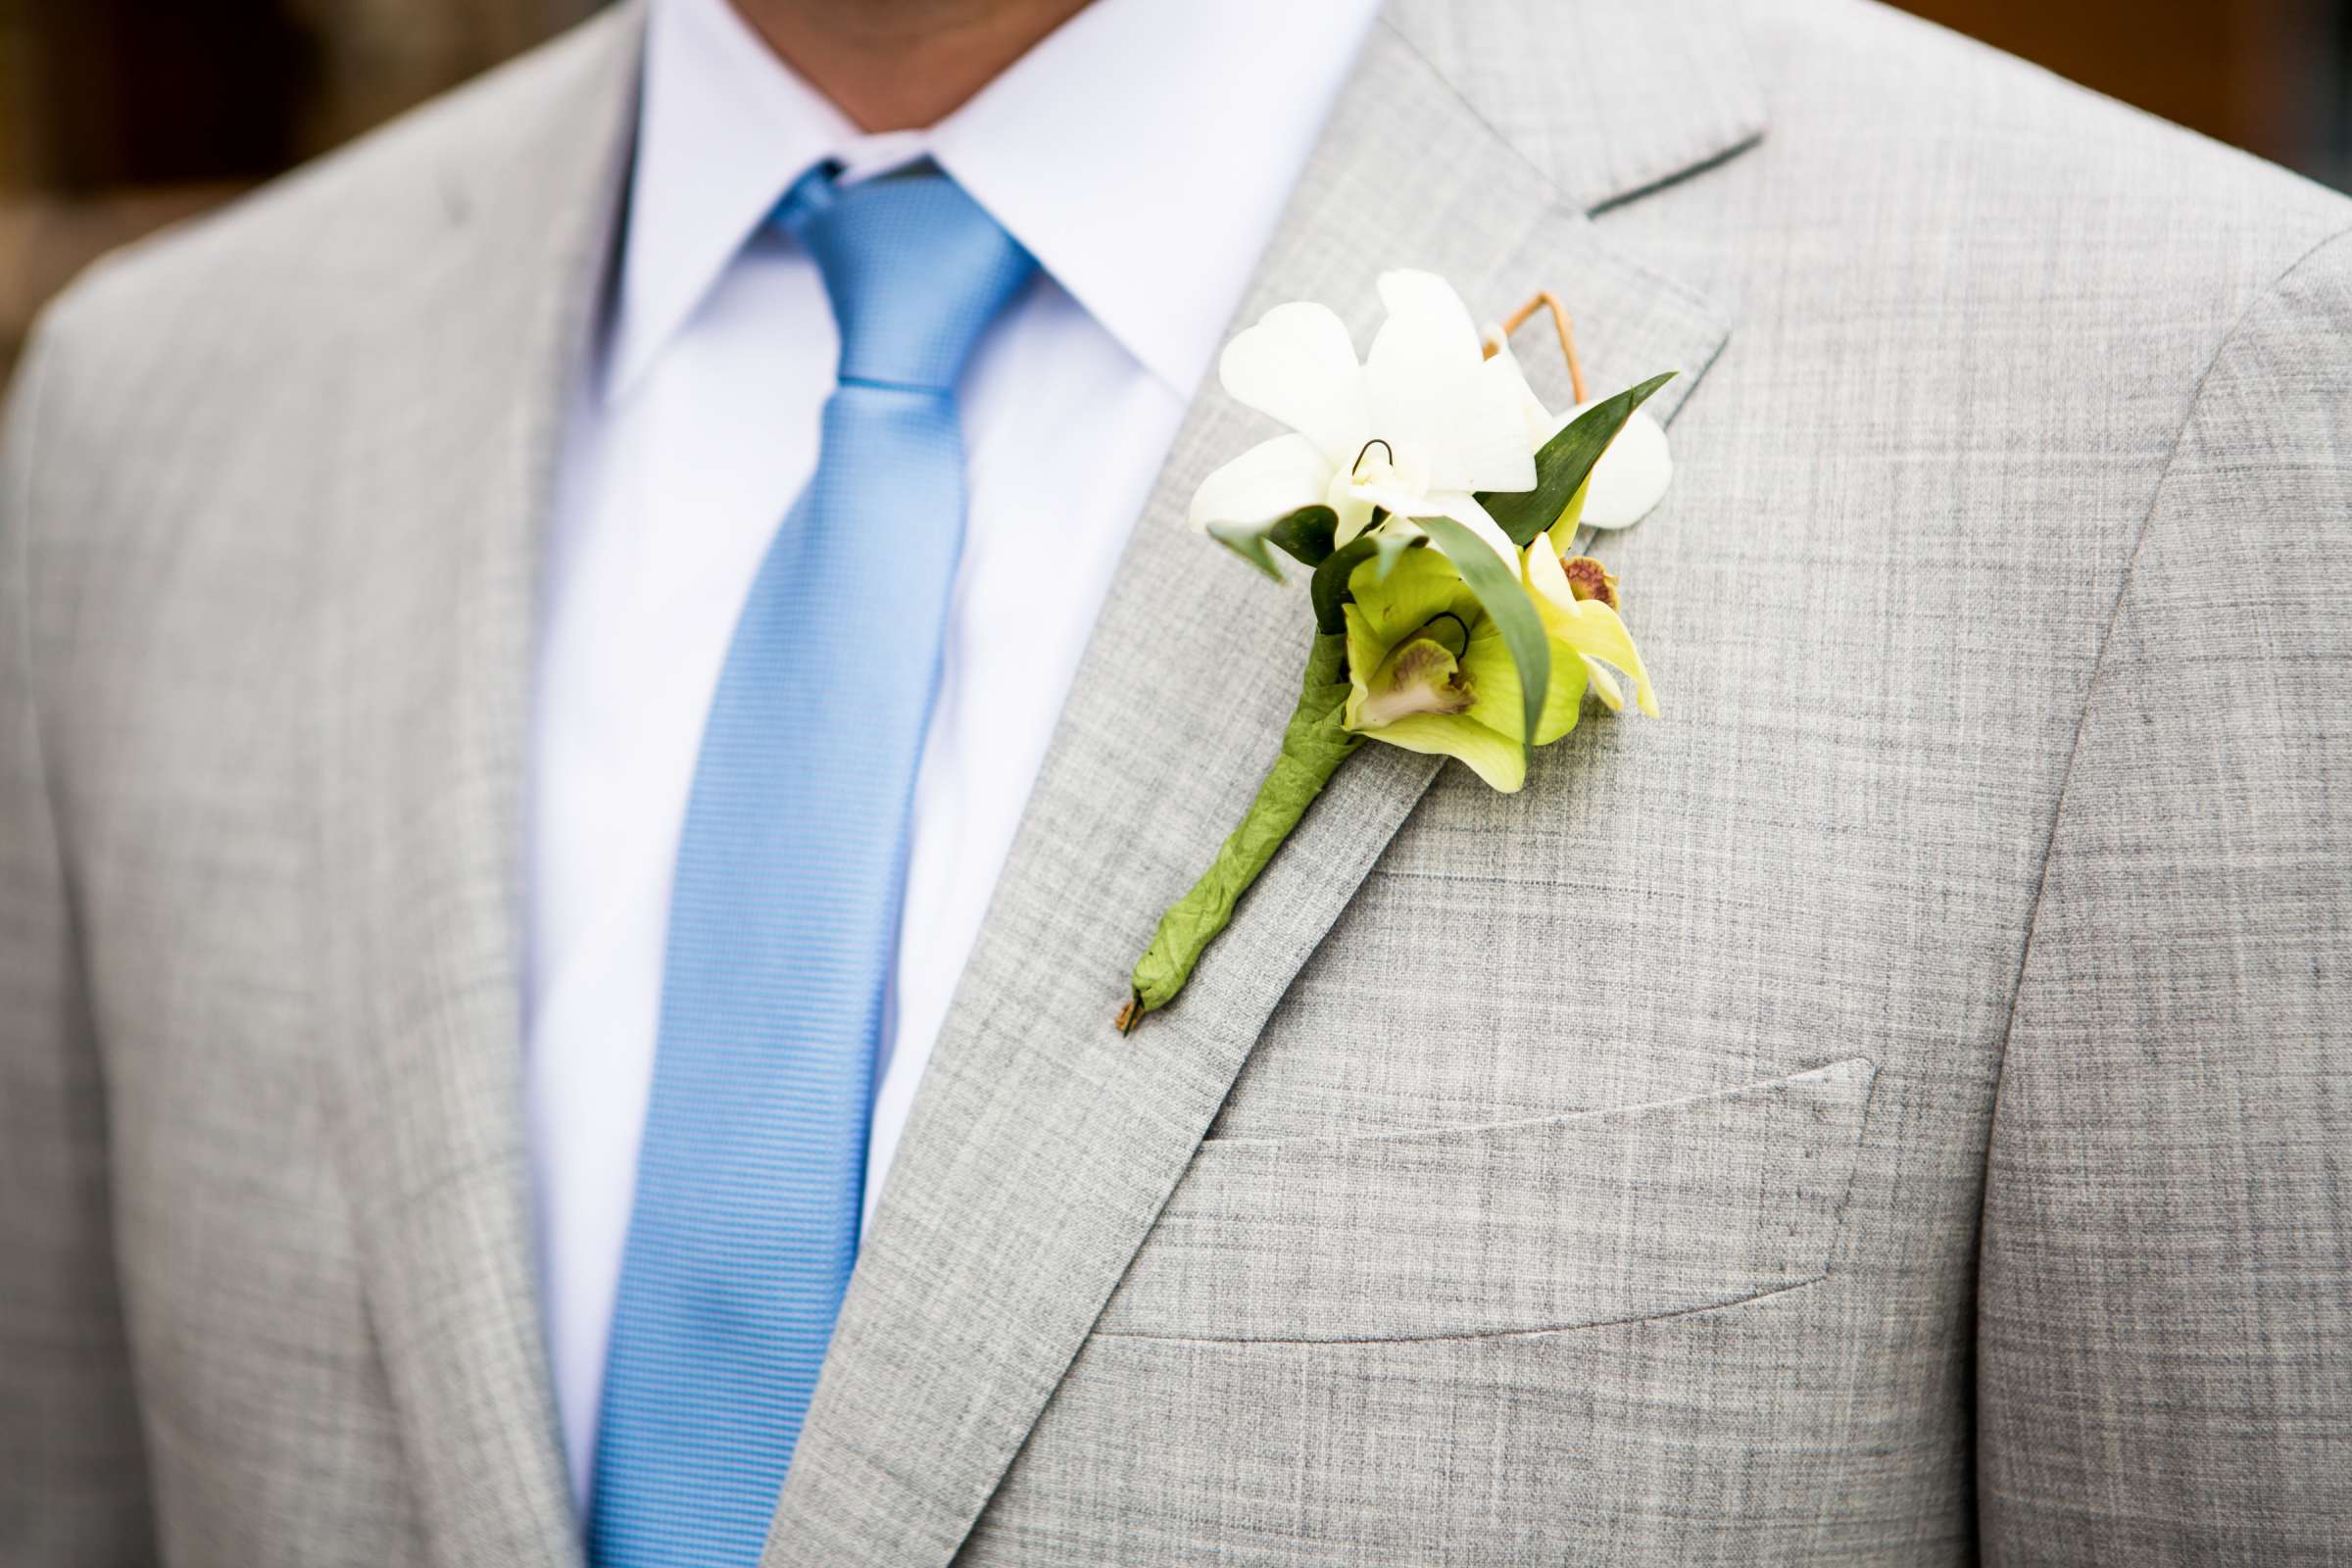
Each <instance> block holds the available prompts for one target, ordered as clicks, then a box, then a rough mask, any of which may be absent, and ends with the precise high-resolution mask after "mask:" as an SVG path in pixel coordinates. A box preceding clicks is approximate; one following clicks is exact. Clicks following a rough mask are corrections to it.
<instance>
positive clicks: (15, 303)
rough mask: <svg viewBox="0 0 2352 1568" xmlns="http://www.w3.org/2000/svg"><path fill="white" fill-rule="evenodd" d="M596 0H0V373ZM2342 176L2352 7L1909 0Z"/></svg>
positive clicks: (2132, 97)
mask: <svg viewBox="0 0 2352 1568" xmlns="http://www.w3.org/2000/svg"><path fill="white" fill-rule="evenodd" d="M597 3H598V0H0V371H4V370H5V368H6V366H7V364H8V362H9V361H10V360H11V359H12V358H13V357H14V355H15V353H16V349H17V345H18V343H19V342H20V341H21V339H22V337H23V335H24V332H25V327H26V325H27V323H28V322H29V321H30V319H31V318H32V315H33V313H34V312H35V311H36V310H37V309H38V308H39V306H40V303H41V301H43V300H44V299H46V298H47V297H48V296H49V295H50V294H51V293H52V292H54V291H55V290H56V289H57V288H58V287H60V286H61V285H62V284H63V283H64V282H65V281H66V279H68V278H69V277H71V276H72V275H73V272H74V271H75V270H77V269H78V268H79V267H80V266H81V265H82V264H83V263H84V262H86V261H88V260H89V258H91V257H92V256H95V255H96V254H97V253H98V252H100V251H102V250H104V249H106V248H107V247H109V246H111V245H115V244H119V243H121V242H122V241H123V240H126V239H129V238H132V237H134V236H136V235H138V234H140V233H143V232H145V231H146V230H148V229H150V228H153V227H155V226H156V225H158V224H160V223H165V222H169V221H172V220H173V219H175V218H178V217H181V216H183V215H185V214H188V213H191V212H196V211H200V210H202V209H203V208H205V207H207V206H210V205H212V204H213V203H216V202H218V201H221V200H222V199H224V198H225V197H226V196H228V195H230V194H233V193H234V192H235V191H236V190H238V189H240V188H242V187H244V186H246V185H249V184H252V183H254V182H255V181H258V180H261V179H265V178H267V177H269V176H270V174H272V173H275V172H278V171H280V170H282V169H286V168H289V167H291V166H292V165H294V164H297V163H300V162H301V161H302V160H304V159H306V158H308V157H311V156H312V155H314V154H316V153H319V152H321V151H323V150H325V149H326V148H328V147H331V146H333V145H334V144H335V143H337V142H339V141H342V140H344V139H346V138H347V137H349V136H352V135H354V134H356V133H357V132H359V131H361V130H364V129H366V128H367V127H368V126H369V125H371V124H374V123H376V122H378V121H380V120H382V119H384V118H386V117H388V116H390V115H392V114H395V113H397V112H398V111H400V110H401V109H403V108H406V107H407V106H409V105H410V104H413V103H416V102H417V101H418V100H420V99H423V98H425V97H428V96H430V95H431V94H432V93H434V92H436V91H438V90H440V89H441V88H443V87H445V86H448V85H450V84H451V83H453V82H457V81H461V80H463V79H465V78H466V77H467V76H469V75H472V74H473V73H476V72H478V71H480V70H482V69H483V68H485V67H487V66H490V65H493V64H495V63H496V62H498V61H499V60H501V59H504V58H505V57H506V56H508V55H510V54H512V53H514V52H515V51H516V50H519V49H522V48H525V47H527V46H528V45H529V44H531V43H533V42H535V41H537V40H538V39H540V38H543V37H545V36H547V35H548V34H550V33H552V32H554V31H556V30H557V29H559V28H561V27H563V26H564V25H567V24H569V23H572V22H575V21H577V20H579V18H581V17H582V16H584V15H586V14H587V13H588V12H589V11H590V10H592V9H593V8H594V7H595V5H596V4H597ZM1905 3H1906V4H1907V5H1908V8H1909V9H1911V10H1913V11H1916V12H1918V13H1919V14H1921V15H1922V16H1926V17H1929V18H1931V19H1933V20H1935V21H1936V22H1940V23H1943V24H1944V25H1948V26H1952V27H1957V28H1959V29H1960V30H1961V31H1964V32H1968V33H1973V34H1975V35H1976V36H1978V37H1980V38H1983V39H1985V40H1986V41H1987V42H1989V43H1993V44H1996V45H1998V46H1999V47H2001V48H2004V49H2008V50H2011V51H2013V52H2015V53H2017V54H2021V55H2024V56H2026V57H2027V58H2029V59H2032V60H2036V61H2039V62H2040V63H2042V64H2043V65H2046V66H2049V67H2050V68H2051V69H2053V70H2055V71H2057V72H2059V73H2062V74H2065V75H2068V76H2072V77H2074V78H2076V79H2077V80H2079V81H2083V82H2087V83H2088V84H2090V85H2091V86H2093V87H2096V88H2098V89H2100V90H2101V91H2103V92H2107V93H2112V94H2114V95H2115V96H2116V97H2119V98H2123V99H2125V100H2127V101H2129V102H2131V103H2135V104H2138V105H2140V106H2142V107H2144V108H2146V109H2150V110H2152V111H2154V112H2155V113H2157V114H2160V115H2163V116H2164V117H2166V118H2167V119H2170V120H2177V121H2180V122H2181V123H2184V124H2188V125H2193V126H2195V127H2196V128H2197V129H2199V130H2202V131H2204V132H2206V133H2207V134H2209V135H2213V136H2218V137H2220V138H2222V139H2223V140H2225V141H2230V142H2235V143H2236V144H2238V145H2239V146H2242V147H2246V148H2250V149H2252V150H2253V151H2255V152H2258V153H2260V154H2262V155H2263V156H2264V157H2266V158H2271V159H2274V160H2276V161H2278V162H2279V163H2283V164H2287V165H2289V166H2291V167H2293V168H2296V169H2300V170H2302V171H2304V172H2307V173H2310V174H2312V175H2313V176H2314V177H2316V178H2320V179H2325V180H2328V181H2330V182H2332V183H2336V184H2346V183H2348V182H2352V121H2348V119H2347V102H2348V99H2352V95H2348V94H2347V92H2346V85H2347V81H2348V79H2352V53H2348V52H2352V24H2348V18H2352V0H1905Z"/></svg>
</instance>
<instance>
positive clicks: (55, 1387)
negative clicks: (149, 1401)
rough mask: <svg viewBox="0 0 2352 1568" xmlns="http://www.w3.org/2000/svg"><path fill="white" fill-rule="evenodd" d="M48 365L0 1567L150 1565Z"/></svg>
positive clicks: (13, 411)
mask: <svg viewBox="0 0 2352 1568" xmlns="http://www.w3.org/2000/svg"><path fill="white" fill-rule="evenodd" d="M54 358H55V355H54V354H53V352H52V348H51V345H50V343H49V342H48V340H47V338H46V336H44V337H43V338H42V339H40V340H37V341H36V343H35V346H34V348H33V350H32V352H31V353H30V354H29V355H28V357H27V364H26V368H25V373H24V374H23V375H22V376H20V378H19V381H18V386H17V390H16V392H15V394H14V396H13V397H12V398H11V400H10V411H9V417H8V421H7V429H6V434H5V438H4V445H0V1561H6V1562H10V1563H27V1564H30V1563H40V1564H43V1565H56V1568H78V1565H82V1564H97V1563H107V1564H121V1563H132V1562H140V1561H146V1560H149V1559H150V1558H152V1556H153V1555H154V1548H153V1530H152V1527H151V1524H150V1520H149V1511H148V1489H147V1480H146V1464H145V1456H144V1450H143V1448H142V1446H141V1439H140V1432H139V1423H138V1412H137V1407H136V1403H135V1400H134V1397H133V1391H132V1379H131V1366H130V1355H129V1349H128V1346H127V1343H126V1338H125V1334H124V1330H123V1312H122V1307H121V1301H120V1298H119V1293H118V1290H117V1281H116V1273H115V1262H114V1255H115V1254H114V1237H113V1224H112V1218H111V1214H110V1205H109V1195H108V1176H107V1132H106V1107H105V1102H104V1096H103V1090H102V1087H101V1072H100V1063H99V1060H98V1055H97V1052H96V1050H95V1044H94V1034H93V1030H92V1027H91V1021H90V1010H89V1006H88V1002H87V998H86V995H85V992H84V988H83V985H82V978H81V974H80V968H79V960H78V957H77V955H76V953H75V945H74V939H73V908H72V900H71V897H70V895H69V892H68V883H67V878H66V875H65V871H64V858H63V856H62V854H61V851H60V845H59V829H58V821H57V817H56V814H55V812H54V809H53V793H52V791H51V789H50V787H49V779H48V777H47V767H48V761H47V758H46V755H45V753H44V748H43V745H42V739H41V732H42V729H43V716H42V715H41V713H40V712H39V711H38V706H39V705H38V702H37V698H36V691H35V679H34V666H35V662H36V646H37V643H38V640H39V634H38V629H37V618H38V617H37V616H36V614H35V608H36V605H37V604H38V603H39V600H38V576H37V572H38V564H37V551H36V546H35V541H34V534H35V532H36V531H37V529H36V511H37V508H38V507H39V495H40V485H39V477H38V472H37V465H38V460H39V451H40V424H41V418H42V404H43V398H44V393H45V390H46V384H47V382H48V380H49V378H50V374H51V371H50V364H51V362H52V361H53V360H54ZM42 520H46V519H42Z"/></svg>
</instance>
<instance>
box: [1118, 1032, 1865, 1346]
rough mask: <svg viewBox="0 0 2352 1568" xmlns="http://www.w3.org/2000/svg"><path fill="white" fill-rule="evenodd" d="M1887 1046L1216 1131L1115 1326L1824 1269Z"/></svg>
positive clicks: (1645, 1313)
mask: <svg viewBox="0 0 2352 1568" xmlns="http://www.w3.org/2000/svg"><path fill="white" fill-rule="evenodd" d="M1876 1070H1877V1069H1876V1066H1875V1064H1874V1063H1872V1062H1871V1061H1870V1060H1869V1059H1867V1058H1865V1057H1859V1056H1857V1057H1853V1058H1850V1059H1848V1060H1844V1061H1839V1062H1836V1063H1833V1064H1831V1065H1829V1066H1826V1067H1817V1068H1814V1069H1813V1070H1811V1071H1809V1072H1802V1073H1798V1074H1796V1075H1795V1076H1793V1077H1789V1078H1781V1079H1775V1080H1773V1081H1771V1082H1769V1083H1761V1084H1751V1085H1747V1086H1744V1087H1742V1088H1739V1089H1734V1090H1729V1091H1726V1092H1723V1093H1719V1094H1711V1095H1701V1096H1697V1097H1694V1098H1691V1099H1688V1100H1675V1101H1667V1102H1662V1103H1656V1104H1648V1105H1635V1106H1630V1107H1626V1108H1623V1109H1613V1110H1599V1111H1589V1112H1583V1113H1579V1114H1575V1115H1567V1116H1553V1117H1546V1118H1544V1119H1542V1120H1537V1121H1516V1122H1503V1123H1498V1124H1495V1125H1489V1126H1480V1127H1466V1128H1464V1127H1446V1128H1439V1129H1434V1130H1430V1131H1421V1132H1400V1133H1386V1134H1376V1135H1372V1136H1368V1137H1349V1138H1318V1139H1279V1140H1271V1141H1254V1140H1234V1141H1229V1142H1211V1143H1207V1144H1203V1145H1202V1146H1201V1151H1200V1152H1199V1154H1198V1155H1197V1156H1196V1157H1195V1159H1194V1162H1193V1166H1192V1169H1191V1170H1190V1171H1189V1172H1188V1173H1187V1175H1186V1177H1185V1179H1184V1181H1183V1182H1182V1183H1181V1184H1179V1186H1178V1187H1177V1189H1176V1191H1175V1193H1174V1194H1173V1195H1172V1196H1171V1197H1170V1199H1169V1201H1168V1206H1167V1209H1166V1211H1165V1212H1164V1213H1163V1214H1162V1215H1161V1216H1160V1220H1159V1224H1158V1226H1157V1227H1156V1228H1155V1229H1154V1230H1153V1231H1152V1236H1151V1238H1150V1240H1148V1241H1147V1242H1146V1243H1145V1244H1144V1247H1143V1248H1142V1250H1140V1251H1138V1252H1137V1254H1136V1257H1135V1261H1134V1263H1133V1265H1132V1266H1131V1267H1130V1268H1129V1270H1128V1273H1127V1277H1126V1278H1125V1280H1124V1281H1122V1282H1121V1284H1120V1286H1119V1289H1118V1291H1117V1292H1116V1293H1115V1294H1114V1295H1113V1296H1112V1298H1111V1299H1110V1302H1109V1304H1108V1305H1107V1306H1105V1307H1104V1309H1103V1318H1102V1320H1101V1322H1100V1323H1099V1324H1098V1325H1097V1332H1099V1333H1103V1334H1110V1335H1133V1336H1150V1337H1164V1338H1177V1339H1199V1340H1254V1341H1272V1340H1289V1341H1326V1342H1329V1341H1347V1340H1410V1339H1432V1338H1451V1337H1456V1336H1466V1335H1481V1334H1520V1333H1540V1332H1544V1331H1547V1330H1554V1329H1570V1328H1580V1327H1587V1326H1593V1325H1598V1324H1604V1323H1618V1322H1625V1321H1629V1320H1632V1319H1637V1318H1644V1317H1657V1316H1663V1315H1667V1314H1671V1313H1677V1312H1687V1311H1694V1310H1697V1309H1699V1308H1703V1307H1709V1306H1724V1305H1729V1304H1731V1303H1733V1302H1736V1301H1742V1300H1746V1299H1751V1298H1754V1297H1758V1296H1763V1295H1767V1294H1769V1293H1771V1292H1773V1291H1778V1290H1786V1289H1788V1288H1789V1287H1791V1286H1796V1285H1802V1284H1805V1283H1807V1282H1809V1281H1812V1280H1816V1279H1819V1278H1821V1277H1822V1275H1824V1274H1825V1273H1827V1272H1828V1270H1829V1263H1830V1250H1831V1246H1832V1243H1833V1242H1834V1241H1835V1239H1836V1235H1837V1229H1838V1211H1839V1209H1840V1208H1841V1207H1842V1205H1843V1202H1844V1198H1845V1189H1846V1184H1847V1181H1848V1180H1849V1178H1850V1177H1851V1175H1852V1172H1853V1163H1854V1150H1855V1145H1856V1143H1857V1141H1858V1139H1859V1136H1860V1133H1861V1126H1862V1114H1863V1110H1864V1107H1865V1105H1866V1104H1867V1103H1868V1101H1869V1097H1870V1087H1871V1081H1872V1079H1873V1077H1874V1076H1875V1074H1876Z"/></svg>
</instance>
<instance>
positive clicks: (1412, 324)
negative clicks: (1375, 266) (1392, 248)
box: [1364, 270, 1486, 372]
mask: <svg viewBox="0 0 2352 1568" xmlns="http://www.w3.org/2000/svg"><path fill="white" fill-rule="evenodd" d="M1380 303H1381V304H1382V305H1384V306H1386V307H1387V308H1388V313H1389V318H1388V319H1387V320H1385V321H1383V322H1381V324H1380V330H1379V331H1378V332H1376V333H1374V334H1373V336H1372V352H1371V353H1370V354H1367V355H1366V356H1364V363H1365V365H1367V366H1371V367H1378V366H1380V365H1381V364H1383V363H1384V362H1385V363H1388V364H1390V365H1392V366H1395V367H1397V368H1403V367H1411V368H1431V367H1437V368H1452V369H1453V370H1455V371H1457V372H1458V370H1460V369H1461V368H1466V367H1468V366H1471V365H1475V364H1477V363H1479V359H1480V356H1481V355H1482V354H1483V353H1484V352H1485V347H1486V345H1485V344H1484V343H1482V342H1481V341H1480V340H1479V335H1478V326H1477V324H1476V323H1475V322H1473V321H1472V320H1471V319H1470V310H1469V307H1467V306H1465V305H1464V304H1463V303H1462V297H1461V296H1460V295H1459V294H1456V293H1455V292H1454V291H1453V285H1452V284H1451V283H1448V282H1446V280H1445V279H1444V278H1442V277H1440V276H1439V275H1438V274H1437V273H1435V272H1418V271H1413V270H1398V271H1394V272H1383V273H1381V274H1380Z"/></svg>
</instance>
